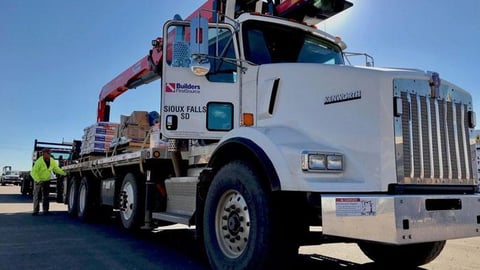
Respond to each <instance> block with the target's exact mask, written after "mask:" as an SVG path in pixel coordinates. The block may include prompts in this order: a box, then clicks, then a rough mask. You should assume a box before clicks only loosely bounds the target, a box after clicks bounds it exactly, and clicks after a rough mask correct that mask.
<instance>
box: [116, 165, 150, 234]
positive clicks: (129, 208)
mask: <svg viewBox="0 0 480 270" xmlns="http://www.w3.org/2000/svg"><path fill="white" fill-rule="evenodd" d="M141 187H142V185H141V184H140V183H139V181H137V179H136V177H135V175H134V174H132V173H128V174H127V175H125V178H123V182H122V187H121V189H120V198H119V199H120V200H119V202H120V203H119V205H120V220H121V221H122V225H123V227H124V228H125V229H128V230H136V229H138V228H139V227H140V226H141V225H142V224H141V223H142V221H143V218H144V214H145V213H144V204H145V203H144V199H143V197H142V194H143V193H142V188H141Z"/></svg>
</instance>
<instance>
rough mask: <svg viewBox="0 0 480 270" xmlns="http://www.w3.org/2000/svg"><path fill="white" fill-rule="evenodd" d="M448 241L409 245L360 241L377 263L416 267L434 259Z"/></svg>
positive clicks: (366, 252)
mask: <svg viewBox="0 0 480 270" xmlns="http://www.w3.org/2000/svg"><path fill="white" fill-rule="evenodd" d="M445 243H446V241H438V242H427V243H419V244H408V245H398V246H397V245H389V244H381V243H375V242H360V243H358V246H359V247H360V249H361V250H362V251H363V253H364V254H365V255H366V256H367V257H369V258H370V259H372V260H373V261H374V262H375V263H378V264H381V265H392V264H394V265H397V266H402V267H416V266H420V265H424V264H427V263H429V262H431V261H433V260H434V259H435V258H436V257H437V256H438V255H440V253H441V252H442V250H443V248H444V247H445Z"/></svg>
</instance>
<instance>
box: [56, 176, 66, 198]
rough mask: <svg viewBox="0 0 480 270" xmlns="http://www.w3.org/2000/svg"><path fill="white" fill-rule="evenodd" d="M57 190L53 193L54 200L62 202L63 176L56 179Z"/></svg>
mask: <svg viewBox="0 0 480 270" xmlns="http://www.w3.org/2000/svg"><path fill="white" fill-rule="evenodd" d="M56 184H57V190H56V193H55V202H57V203H63V202H64V200H63V189H64V186H63V177H62V178H60V179H57V183H56Z"/></svg>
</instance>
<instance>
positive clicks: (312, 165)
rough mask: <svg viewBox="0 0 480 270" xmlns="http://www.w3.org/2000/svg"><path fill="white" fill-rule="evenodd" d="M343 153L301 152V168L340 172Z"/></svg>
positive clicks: (314, 170)
mask: <svg viewBox="0 0 480 270" xmlns="http://www.w3.org/2000/svg"><path fill="white" fill-rule="evenodd" d="M343 168H344V165H343V155H342V154H340V153H323V152H309V151H304V152H303V153H302V170H304V171H312V172H342V171H343Z"/></svg>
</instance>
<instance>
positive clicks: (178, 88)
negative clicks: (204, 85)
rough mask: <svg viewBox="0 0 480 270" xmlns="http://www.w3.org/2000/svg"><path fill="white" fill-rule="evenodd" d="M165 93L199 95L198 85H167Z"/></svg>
mask: <svg viewBox="0 0 480 270" xmlns="http://www.w3.org/2000/svg"><path fill="white" fill-rule="evenodd" d="M165 92H167V93H186V94H200V85H198V84H191V83H167V84H166V89H165Z"/></svg>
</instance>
